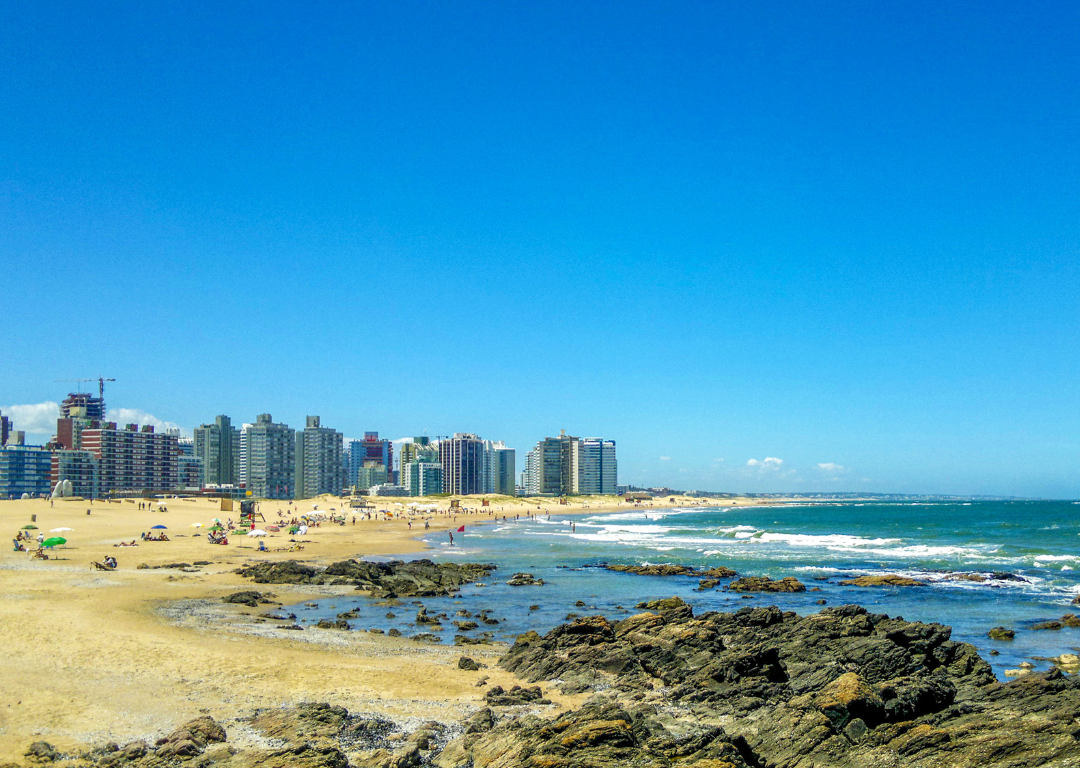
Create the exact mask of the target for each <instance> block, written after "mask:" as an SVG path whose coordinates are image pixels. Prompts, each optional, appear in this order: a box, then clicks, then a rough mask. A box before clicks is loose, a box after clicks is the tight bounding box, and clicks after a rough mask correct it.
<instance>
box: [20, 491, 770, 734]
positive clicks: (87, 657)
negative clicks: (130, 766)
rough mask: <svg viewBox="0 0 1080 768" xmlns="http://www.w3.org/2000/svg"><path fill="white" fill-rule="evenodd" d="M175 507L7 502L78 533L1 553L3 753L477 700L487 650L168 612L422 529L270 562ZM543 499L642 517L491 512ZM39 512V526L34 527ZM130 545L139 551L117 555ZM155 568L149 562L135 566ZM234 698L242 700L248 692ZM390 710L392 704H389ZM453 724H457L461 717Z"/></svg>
mask: <svg viewBox="0 0 1080 768" xmlns="http://www.w3.org/2000/svg"><path fill="white" fill-rule="evenodd" d="M725 501H727V502H730V501H732V500H725ZM740 501H742V503H743V504H746V503H749V504H755V503H756V502H755V501H754V500H740ZM680 502H681V503H680ZM313 503H317V504H319V506H320V508H321V509H327V508H329V507H336V508H337V509H338V511H340V510H341V509H342V504H343V503H347V501H343V500H338V499H332V500H331V499H326V498H322V499H316V500H310V501H303V502H298V503H294V504H293V505H292V509H293V510H296V509H297V508H298V507H301V506H303V507H310V506H311V504H313ZM432 503H439V504H440V509H439V510H437V512H438V514H435V515H434V516H433V517H432V519H431V529H430V530H434V531H444V530H447V529H449V528H452V527H457V526H458V525H461V524H465V525H466V526H469V525H477V524H481V523H485V522H493V521H494V516H493V515H492V516H488V515H485V514H476V513H459V514H458V515H457V517H458V518H459V519H458V520H455V519H454V515H453V514H447V513H448V511H449V510H448V509H447V507H448V506H449V503H448V500H446V499H441V500H436V501H434V502H432ZM693 503H698V504H700V500H697V499H693V500H690V499H679V500H677V501H676V503H670V502H667V501H666V499H665V500H664V501H662V502H661V501H659V500H657V501H654V503H653V505H652V507H649V506H642V507H640V509H648V508H655V509H662V508H669V509H670V508H676V507H687V506H690V504H693ZM166 504H167V506H168V510H169V511H168V512H157V511H149V510H139V509H138V508H137V506H138V505H137V503H132V502H120V503H111V504H109V503H101V502H95V503H93V504H90V503H89V502H86V501H84V500H81V499H79V500H57V501H56V502H55V503H54V505H53V506H50V502H49V501H48V500H25V501H24V500H12V501H0V521H3V523H4V524H5V525H6V528H7V530H8V532H9V535H11V536H13V535H14V532H15V530H16V529H19V528H21V527H22V526H23V525H27V524H34V525H38V526H39V528H38V530H35V531H31V533H33V534H36V533H37V532H38V531H41V532H43V533H44V534H45V535H49V534H50V533H51V529H53V528H59V527H67V528H73V529H74V530H73V531H71V532H62V535H64V536H66V537H67V538H68V544H67V545H66V547H65V548H59V549H55V550H53V552H52V554H53V556H54V557H53V559H50V560H47V561H40V560H31V559H29V556H28V555H27V554H26V553H19V552H13V551H11V550H6V551H5V553H4V556H3V557H2V558H0V621H2V622H3V623H4V625H5V626H6V627H9V628H11V631H10V632H8V633H5V634H6V635H7V638H6V646H7V648H8V650H9V654H10V655H11V658H12V659H13V662H14V663H13V664H11V665H10V670H9V672H8V673H7V674H5V675H4V676H2V677H0V700H2V701H3V702H4V703H3V704H2V705H0V754H3V755H21V754H22V752H23V751H24V750H25V749H26V747H27V746H28V745H29V743H31V742H33V741H36V740H46V741H49V742H50V743H53V744H54V745H55V746H57V748H59V749H69V748H75V747H76V746H82V745H85V744H87V743H105V742H108V741H116V742H119V743H123V742H125V741H130V740H134V739H137V738H150V737H152V736H160V735H161V734H162V733H163V732H167V731H169V730H171V729H172V728H174V727H176V726H177V725H178V724H180V723H183V722H185V721H187V720H189V719H191V718H194V717H197V716H199V714H200V713H202V714H207V713H209V714H211V715H213V716H215V717H221V718H224V719H225V720H228V719H230V718H231V717H234V716H235V715H236V714H237V713H238V712H241V711H250V710H254V709H256V708H265V707H277V706H281V705H283V704H285V703H287V702H290V701H300V700H304V701H326V700H331V701H334V702H335V703H341V704H342V705H343V706H346V707H347V708H349V709H350V711H352V710H353V709H354V708H355V709H356V710H358V711H365V710H370V711H385V714H387V716H390V717H395V716H406V715H408V713H416V716H427V715H435V714H437V713H438V712H443V711H450V710H453V711H454V712H455V713H457V712H459V711H464V710H468V709H470V708H472V709H475V708H476V707H478V706H480V702H481V701H482V698H481V696H480V695H479V693H480V692H478V689H477V688H476V687H475V675H473V674H469V673H466V672H463V671H460V670H458V669H457V668H456V661H457V658H458V657H459V656H460V655H462V653H466V654H469V655H473V654H475V655H478V656H480V655H483V656H485V657H486V656H487V655H488V653H485V652H484V651H482V650H476V649H477V648H481V647H479V646H476V647H474V646H470V647H469V648H468V649H465V650H464V651H463V649H461V648H459V647H456V646H445V650H441V651H440V650H435V651H433V650H431V649H432V647H433V646H426V645H424V644H421V643H418V642H415V641H409V640H404V639H401V640H398V639H395V638H390V637H385V636H380V635H368V634H367V633H352V634H357V635H362V636H364V637H363V639H364V642H363V643H360V642H355V643H350V645H354V646H355V648H354V650H353V651H352V652H350V653H348V654H345V653H342V652H341V651H340V650H337V645H335V650H333V651H332V652H329V653H328V652H327V651H328V649H327V648H326V647H322V646H320V645H319V644H318V643H310V642H304V643H300V642H299V641H298V640H297V639H295V638H281V637H265V636H262V635H259V634H255V633H230V632H227V631H220V630H217V629H215V630H211V631H203V630H200V629H197V628H195V627H193V626H191V625H190V624H185V623H183V622H182V623H181V624H180V625H176V624H173V623H171V622H170V621H168V620H167V619H166V618H165V617H164V616H163V615H162V613H161V611H162V610H163V607H165V610H168V609H167V606H169V605H177V604H180V603H181V602H182V601H186V600H209V601H220V599H221V597H222V596H224V595H225V594H228V593H230V592H234V591H238V590H241V589H251V588H252V585H251V583H250V582H249V581H248V580H246V579H242V578H241V577H239V576H237V575H236V574H235V573H233V571H234V570H235V568H237V567H239V566H240V565H241V564H242V563H243V562H247V561H255V560H260V561H261V560H265V561H271V562H273V561H282V560H299V561H303V562H308V563H312V564H317V565H327V564H329V563H330V562H333V561H335V560H344V559H348V558H362V557H386V556H392V555H398V556H401V555H403V554H404V555H405V556H409V555H415V556H417V557H423V556H424V555H425V553H426V552H428V551H430V549H431V547H430V546H429V545H428V544H427V543H425V542H423V541H422V540H420V539H419V538H418V537H420V536H422V535H424V533H423V532H422V531H423V529H421V531H417V530H415V529H413V530H410V529H409V528H408V527H407V526H406V524H404V523H403V522H401V520H400V518H395V519H391V520H370V521H369V520H366V519H365V520H362V521H361V520H358V521H357V522H356V524H355V525H353V524H352V523H351V521H350V522H349V523H347V524H346V525H345V526H340V525H326V524H323V525H322V526H320V527H318V528H313V529H311V530H309V532H308V534H307V536H305V537H304V538H305V539H307V540H308V542H309V543H306V544H304V545H303V546H304V549H303V550H301V551H297V552H267V553H259V552H258V551H257V550H256V548H255V547H254V545H250V546H249V545H247V542H246V541H242V540H240V539H237V540H234V539H230V544H229V545H228V546H213V545H210V544H208V543H207V541H206V539H205V537H204V536H203V535H202V533H201V529H192V528H190V525H191V523H194V522H202V523H203V524H204V525H205V524H208V523H209V521H210V520H212V519H213V518H214V517H220V518H222V519H223V520H224V519H226V517H227V516H228V515H229V513H222V512H220V511H218V507H217V504H216V501H215V502H211V501H209V500H203V499H200V500H166ZM393 504H394V502H391V501H387V503H386V504H385V505H383V508H388V509H394V507H393ZM741 505H742V504H740V506H741ZM537 506H539V507H540V510H539V512H538V514H547V513H551V514H603V513H610V512H615V511H626V510H628V509H639V507H634V506H631V505H626V504H623V505H612V504H604V505H601V504H598V503H597V502H596V501H595V500H592V501H586V502H585V503H584V504H581V503H575V504H571V505H560V504H558V503H557V501H556V500H551V501H548V500H546V499H529V500H528V501H525V500H514V502H513V503H510V502H507V501H506V500H503V501H502V503H495V504H494V506H493V508H492V512H494V511H502V512H505V514H507V515H508V516H510V515H513V514H515V513H517V514H523V513H524V512H526V511H529V512H533V511H537V510H536V507H537ZM263 507H264V509H265V510H266V511H265V512H264V514H265V516H266V517H267V524H270V522H271V520H272V519H273V518H275V517H276V514H275V513H276V509H277V508H279V507H280V508H283V509H289V506H288V505H287V504H286V503H285V502H281V503H278V502H265V503H264V504H263ZM500 507H501V508H502V509H501V510H500V509H499V508H500ZM87 509H89V510H90V515H87V514H86V510H87ZM477 509H479V508H477ZM234 514H237V515H238V513H234ZM35 515H36V521H35V522H31V517H32V516H35ZM349 517H351V514H350V515H349ZM159 524H163V525H166V526H167V534H168V535H169V536H170V539H171V540H170V541H168V542H153V543H151V542H141V541H139V534H140V532H141V531H147V530H150V528H151V527H152V526H153V525H159ZM260 524H261V523H260ZM415 524H416V523H415V519H414V526H415ZM53 535H57V534H53ZM289 538H290V537H289V536H288V535H287V534H284V533H282V534H276V535H275V534H271V536H269V537H268V538H267V545H268V546H269V547H270V548H272V549H274V548H278V546H281V545H285V544H288V543H289V542H288V539H289ZM293 538H295V537H293ZM132 539H135V540H136V541H137V542H138V544H139V545H138V546H137V547H117V546H114V545H116V544H118V543H119V542H120V541H130V540H132ZM106 555H111V556H114V557H116V558H117V559H118V561H119V568H118V570H116V571H111V572H105V571H97V570H91V566H90V562H91V561H99V562H100V561H102V560H103V559H104V557H105V556H106ZM178 562H184V563H189V564H194V563H195V562H206V563H208V564H207V565H202V566H198V567H197V570H196V571H195V572H185V571H184V570H181V569H171V568H161V567H160V566H163V565H168V564H171V563H178ZM142 563H145V564H146V565H147V566H149V567H147V568H145V569H138V568H137V565H139V564H142ZM155 566H157V567H155ZM189 570H195V569H189ZM269 591H273V592H277V593H280V594H282V595H284V594H286V593H287V594H288V597H289V599H290V600H292V598H293V597H295V598H296V599H295V600H294V601H293V602H300V601H302V600H303V599H304V598H305V596H307V597H308V598H316V599H318V598H325V597H327V595H326V594H325V593H324V592H322V590H319V591H318V592H304V591H303V590H299V589H298V590H295V591H293V590H286V589H285V588H284V586H279V585H269ZM347 591H349V592H351V589H349V590H347ZM279 599H280V598H279ZM222 610H223V611H224V612H228V611H235V612H236V613H241V612H242V606H231V605H229V606H226V605H225V604H222ZM307 632H312V633H313V634H315V633H322V632H334V630H318V629H315V628H312V629H309V630H306V631H305V634H307ZM339 634H340V633H339ZM336 642H337V641H335V643H336ZM492 647H493V648H495V649H498V648H499V647H500V646H492ZM387 649H394V651H395V654H394V655H393V656H387V655H386V653H385V651H386V650H387ZM401 656H409V657H410V663H409V664H407V665H405V664H401V663H400V657H401ZM388 659H390V660H389V661H388ZM395 660H396V661H395ZM489 666H491V667H492V668H491V670H489V671H490V673H491V677H492V684H513V683H514V679H513V677H512V676H510V675H509V674H508V673H504V672H502V671H501V670H499V669H498V668H496V667H494V666H493V665H489ZM43 680H44V681H46V682H45V683H43V682H42V681H43ZM343 680H348V681H350V682H348V683H347V684H345V683H342V681H343ZM500 681H501V682H500ZM236 691H242V692H243V694H242V697H237V695H236V693H235V692H236ZM238 698H239V699H240V700H239V701H238V700H236V699H238ZM384 701H385V702H393V705H392V706H391V704H389V703H388V704H386V705H385V707H384V709H383V710H379V709H378V707H380V706H383V705H382V704H380V702H384ZM408 716H412V715H408ZM428 719H442V718H434V717H428ZM455 719H460V717H458V716H457V715H456V714H455ZM152 740H153V739H152V738H151V741H152Z"/></svg>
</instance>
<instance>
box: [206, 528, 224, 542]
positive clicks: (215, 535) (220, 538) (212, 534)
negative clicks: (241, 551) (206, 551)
mask: <svg viewBox="0 0 1080 768" xmlns="http://www.w3.org/2000/svg"><path fill="white" fill-rule="evenodd" d="M206 540H207V541H209V542H210V543H211V544H228V543H229V537H228V535H227V534H226V533H225V531H207V533H206Z"/></svg>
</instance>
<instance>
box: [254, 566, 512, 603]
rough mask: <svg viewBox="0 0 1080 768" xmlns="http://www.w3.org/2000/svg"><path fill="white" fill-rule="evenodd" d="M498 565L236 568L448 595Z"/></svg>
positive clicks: (285, 579)
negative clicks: (322, 568)
mask: <svg viewBox="0 0 1080 768" xmlns="http://www.w3.org/2000/svg"><path fill="white" fill-rule="evenodd" d="M493 570H495V566H494V565H484V564H480V563H433V562H432V561H431V560H413V561H411V562H408V563H406V562H403V561H401V560H393V561H390V562H386V563H369V562H364V561H361V560H342V561H341V562H338V563H334V564H333V565H331V566H329V567H328V568H326V569H324V570H320V569H318V568H315V567H313V566H310V565H305V564H303V563H299V562H297V561H295V560H286V561H284V562H280V563H268V562H260V563H253V564H250V565H246V566H244V567H242V568H238V569H237V570H236V572H237V573H238V574H240V575H241V576H244V577H245V578H249V579H251V580H252V581H254V582H255V583H256V584H352V585H354V586H355V587H356V588H357V589H361V590H367V591H369V592H370V593H371V596H372V597H378V598H397V597H445V596H447V595H452V594H454V593H455V592H457V591H458V590H459V589H460V588H461V586H462V585H463V584H469V583H471V582H474V581H477V580H479V579H481V578H483V577H484V576H486V575H487V574H489V573H490V572H491V571H493Z"/></svg>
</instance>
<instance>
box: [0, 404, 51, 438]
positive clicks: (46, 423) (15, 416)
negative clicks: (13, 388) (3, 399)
mask: <svg viewBox="0 0 1080 768" xmlns="http://www.w3.org/2000/svg"><path fill="white" fill-rule="evenodd" d="M0 413H3V414H4V415H5V416H7V417H8V418H9V419H11V420H12V422H14V428H15V429H17V430H22V431H23V432H30V433H32V434H43V435H52V434H53V433H54V432H56V419H57V418H58V417H59V416H60V404H59V403H54V402H51V401H49V402H44V403H34V404H32V405H5V406H2V407H0Z"/></svg>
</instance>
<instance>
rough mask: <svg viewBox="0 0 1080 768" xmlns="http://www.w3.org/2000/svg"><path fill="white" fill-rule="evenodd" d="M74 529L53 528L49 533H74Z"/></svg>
mask: <svg viewBox="0 0 1080 768" xmlns="http://www.w3.org/2000/svg"><path fill="white" fill-rule="evenodd" d="M74 530H75V529H74V528H53V529H52V530H51V531H49V533H63V532H64V531H74Z"/></svg>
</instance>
